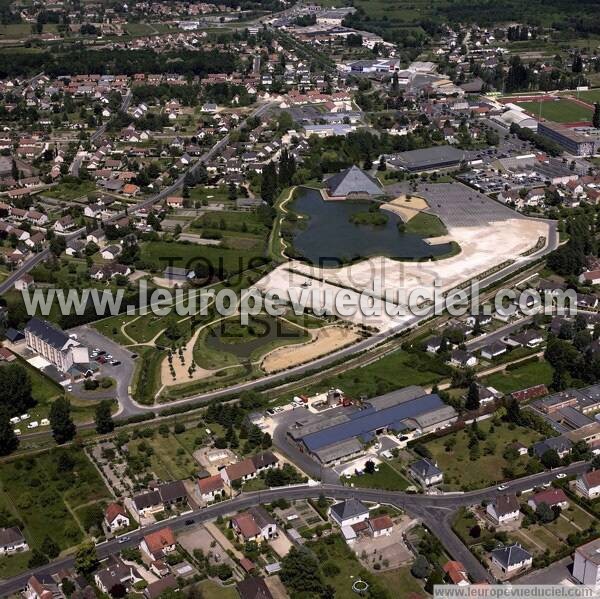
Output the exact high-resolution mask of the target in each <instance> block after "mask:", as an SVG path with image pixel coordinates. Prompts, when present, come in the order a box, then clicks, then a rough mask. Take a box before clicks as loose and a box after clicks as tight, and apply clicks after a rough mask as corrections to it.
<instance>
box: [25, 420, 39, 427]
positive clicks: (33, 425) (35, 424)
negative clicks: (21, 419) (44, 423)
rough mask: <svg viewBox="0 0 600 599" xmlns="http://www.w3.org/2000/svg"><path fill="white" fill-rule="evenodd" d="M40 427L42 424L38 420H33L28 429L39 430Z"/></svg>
mask: <svg viewBox="0 0 600 599" xmlns="http://www.w3.org/2000/svg"><path fill="white" fill-rule="evenodd" d="M39 425H40V423H39V422H38V421H37V420H32V421H31V422H30V423H29V424H28V425H27V428H37V427H38V426H39Z"/></svg>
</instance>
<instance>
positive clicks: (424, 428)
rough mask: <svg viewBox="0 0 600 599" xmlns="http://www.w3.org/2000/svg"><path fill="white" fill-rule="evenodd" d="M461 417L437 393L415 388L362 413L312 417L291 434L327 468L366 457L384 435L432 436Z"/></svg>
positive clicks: (339, 411) (375, 403)
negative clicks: (412, 433)
mask: <svg viewBox="0 0 600 599" xmlns="http://www.w3.org/2000/svg"><path fill="white" fill-rule="evenodd" d="M456 419H457V413H456V411H455V410H454V408H452V407H451V406H448V405H446V404H445V403H444V402H443V401H442V400H441V399H440V397H439V396H438V395H437V394H435V393H426V392H425V390H424V389H423V388H422V387H418V386H416V385H415V386H411V387H406V388H404V389H399V390H397V391H392V392H391V393H387V394H385V395H381V396H379V397H374V398H372V399H369V400H367V401H365V402H364V403H363V404H362V405H361V407H360V408H359V409H354V410H351V409H349V408H339V409H337V410H336V414H335V415H333V414H329V413H324V414H316V415H313V414H311V415H310V417H307V418H305V419H304V420H300V421H297V422H296V423H294V425H293V426H291V427H290V428H289V430H288V435H289V437H290V438H291V439H292V440H293V441H294V442H295V443H296V444H297V445H298V446H299V447H300V449H301V450H302V451H304V452H306V453H309V454H310V455H311V456H313V457H314V458H316V459H317V460H318V461H319V462H321V463H323V464H327V465H333V464H337V463H340V462H343V461H346V460H348V459H351V458H353V457H356V456H358V455H360V454H361V453H363V451H364V448H365V446H366V445H368V444H369V443H371V442H372V441H374V440H375V438H376V437H377V435H380V434H401V433H403V432H405V431H409V430H411V431H419V432H420V433H422V434H425V433H429V432H432V431H435V430H438V429H441V428H445V427H447V426H450V425H451V424H453V423H454V422H455V421H456Z"/></svg>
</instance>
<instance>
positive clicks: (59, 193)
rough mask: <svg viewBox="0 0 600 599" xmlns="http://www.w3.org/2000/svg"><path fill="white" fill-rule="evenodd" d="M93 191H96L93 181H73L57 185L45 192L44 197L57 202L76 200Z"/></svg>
mask: <svg viewBox="0 0 600 599" xmlns="http://www.w3.org/2000/svg"><path fill="white" fill-rule="evenodd" d="M93 191H96V185H95V184H94V183H93V181H80V180H79V179H74V180H69V181H64V182H62V183H59V184H58V185H57V186H56V187H53V188H52V189H49V190H47V191H45V192H44V195H47V196H49V197H51V198H56V199H58V200H76V199H78V198H80V197H82V196H87V195H88V194H89V193H92V192H93Z"/></svg>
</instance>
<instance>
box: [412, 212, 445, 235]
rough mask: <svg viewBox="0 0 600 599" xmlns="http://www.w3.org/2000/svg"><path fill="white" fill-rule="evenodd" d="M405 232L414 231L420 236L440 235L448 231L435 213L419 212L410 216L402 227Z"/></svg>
mask: <svg viewBox="0 0 600 599" xmlns="http://www.w3.org/2000/svg"><path fill="white" fill-rule="evenodd" d="M404 230H405V231H406V233H415V234H416V235H421V236H422V237H425V238H427V237H441V236H442V235H446V234H447V233H448V229H446V227H445V226H444V223H443V222H442V221H441V220H440V219H439V218H438V217H437V216H435V214H427V213H426V212H419V214H417V215H416V216H414V217H413V218H411V219H410V220H409V221H408V222H407V223H406V227H405V229H404Z"/></svg>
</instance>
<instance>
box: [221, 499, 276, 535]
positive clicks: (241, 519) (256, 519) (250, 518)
mask: <svg viewBox="0 0 600 599" xmlns="http://www.w3.org/2000/svg"><path fill="white" fill-rule="evenodd" d="M231 528H232V529H233V531H234V532H235V533H236V535H237V536H238V537H240V538H241V539H242V540H243V541H256V542H257V543H261V542H262V541H267V540H268V539H272V538H274V537H276V536H277V524H275V520H273V518H272V517H271V516H270V514H269V513H268V512H267V511H266V510H265V509H264V508H262V507H260V506H258V507H251V508H250V509H249V510H248V511H246V512H242V513H241V514H237V515H236V516H233V518H231Z"/></svg>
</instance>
